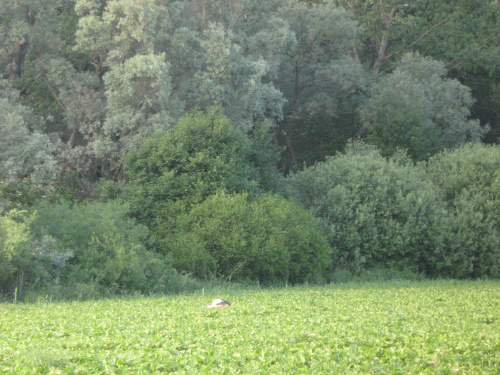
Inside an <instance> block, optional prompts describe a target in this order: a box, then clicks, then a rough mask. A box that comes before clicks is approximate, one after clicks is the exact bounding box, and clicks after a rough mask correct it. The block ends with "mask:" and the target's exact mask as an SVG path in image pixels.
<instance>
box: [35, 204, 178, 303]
mask: <svg viewBox="0 0 500 375" xmlns="http://www.w3.org/2000/svg"><path fill="white" fill-rule="evenodd" d="M36 210H37V212H38V215H37V216H36V219H35V221H34V223H33V234H34V235H35V236H36V237H37V238H41V237H43V236H44V235H49V236H51V237H52V238H55V239H56V240H57V244H58V247H59V249H60V250H59V251H60V252H63V251H71V252H72V254H73V257H72V258H71V259H70V260H69V262H68V265H67V266H66V267H64V270H63V272H61V275H60V279H61V280H62V281H61V282H62V283H63V284H64V285H75V286H76V285H81V284H87V285H95V286H96V287H97V289H98V290H99V293H101V295H111V294H117V293H118V294H120V293H128V292H133V291H139V292H141V293H150V292H166V291H168V290H169V287H168V285H166V284H165V281H166V280H173V279H174V277H173V275H174V274H176V272H175V270H173V268H172V266H171V264H170V263H169V261H168V259H166V258H164V257H163V256H160V255H158V254H155V253H153V252H151V251H149V250H148V249H147V248H146V246H145V241H146V239H147V234H148V230H147V228H146V227H144V226H143V225H138V224H136V223H135V221H134V220H133V219H130V218H128V217H127V215H128V212H129V211H128V207H127V206H126V205H124V204H122V203H119V202H117V201H108V202H106V203H101V202H91V203H87V204H79V205H74V206H71V205H70V204H68V203H64V202H63V203H59V204H49V203H47V202H44V203H39V204H38V205H37V206H36ZM179 278H180V276H179ZM176 282H177V281H176ZM179 283H180V281H179Z"/></svg>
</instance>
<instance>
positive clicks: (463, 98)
mask: <svg viewBox="0 0 500 375" xmlns="http://www.w3.org/2000/svg"><path fill="white" fill-rule="evenodd" d="M445 73H446V70H445V67H444V64H443V63H440V62H438V61H435V60H432V59H430V58H424V57H421V56H419V55H415V54H406V55H404V56H403V58H402V60H401V62H400V63H399V65H398V67H397V68H396V69H395V70H394V72H392V73H391V74H388V75H385V76H384V77H382V78H381V80H380V82H379V83H378V84H377V85H375V86H374V88H373V90H372V93H371V95H370V98H369V99H368V100H367V102H366V104H365V105H364V106H363V107H362V108H361V117H362V123H363V126H364V128H365V130H366V131H367V132H368V135H367V139H368V140H369V141H370V142H372V143H374V144H376V145H377V146H378V147H380V149H381V150H383V153H384V154H385V155H390V154H392V153H394V152H395V151H396V149H398V148H405V149H407V150H408V152H409V154H410V155H411V156H412V157H413V158H414V159H416V160H422V159H426V158H428V157H429V156H431V155H433V154H435V153H437V152H439V151H441V150H443V149H445V148H453V147H457V146H459V145H462V144H464V143H466V142H469V141H470V142H477V141H479V140H480V139H481V137H482V136H483V135H484V133H485V130H484V129H482V128H481V127H480V125H479V121H477V120H471V119H469V117H470V107H471V105H472V103H473V99H472V97H471V95H470V90H469V88H468V87H466V86H464V85H462V84H461V83H460V82H458V81H457V80H452V79H449V78H445Z"/></svg>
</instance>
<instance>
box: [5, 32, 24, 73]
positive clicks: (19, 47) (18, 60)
mask: <svg viewBox="0 0 500 375" xmlns="http://www.w3.org/2000/svg"><path fill="white" fill-rule="evenodd" d="M22 40H23V39H22V38H21V37H20V36H17V37H16V41H15V42H14V51H13V52H12V57H11V60H10V72H9V81H10V82H12V81H13V80H15V79H16V78H19V77H21V74H22V68H23V64H24V57H25V56H26V50H27V49H28V37H27V36H26V37H24V41H22ZM21 41H22V42H21Z"/></svg>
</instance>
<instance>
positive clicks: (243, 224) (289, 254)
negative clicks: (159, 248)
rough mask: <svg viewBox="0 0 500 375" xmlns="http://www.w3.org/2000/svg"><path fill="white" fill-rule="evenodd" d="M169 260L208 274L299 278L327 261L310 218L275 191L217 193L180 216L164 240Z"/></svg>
mask: <svg viewBox="0 0 500 375" xmlns="http://www.w3.org/2000/svg"><path fill="white" fill-rule="evenodd" d="M164 244H165V246H166V248H167V249H168V251H169V252H170V254H172V257H173V259H174V265H175V266H176V267H177V268H179V269H182V270H184V271H187V272H191V273H192V274H193V275H194V276H196V277H199V278H204V279H208V278H211V277H222V278H226V279H240V280H242V279H243V280H245V279H247V280H248V279H250V280H258V281H260V282H291V283H299V282H303V281H305V280H306V278H307V277H308V276H310V275H312V274H313V273H315V272H321V271H322V270H324V269H325V267H326V266H327V264H328V263H329V252H330V247H329V245H328V243H327V241H326V239H325V238H324V237H323V235H322V234H321V233H320V232H319V230H318V229H317V227H316V222H315V219H314V217H313V216H312V215H311V214H310V213H308V212H307V211H305V210H304V209H302V208H301V207H299V206H298V205H297V204H295V203H293V202H290V201H287V200H285V199H284V198H282V197H280V196H277V195H262V196H260V197H258V198H257V199H255V200H249V196H248V194H246V193H245V194H233V195H230V194H226V193H224V192H220V193H218V194H215V195H213V196H211V197H210V198H208V199H207V200H206V201H205V202H203V203H201V204H199V205H197V206H195V207H193V209H192V210H190V211H189V212H187V213H183V214H181V215H179V216H178V217H177V219H176V221H175V231H173V232H172V233H171V234H170V235H168V236H166V238H165V239H164Z"/></svg>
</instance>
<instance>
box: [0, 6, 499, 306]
mask: <svg viewBox="0 0 500 375" xmlns="http://www.w3.org/2000/svg"><path fill="white" fill-rule="evenodd" d="M0 5H1V7H0V36H1V38H0V46H1V48H0V162H1V163H0V215H1V217H0V234H1V235H0V269H1V272H0V289H1V290H2V293H4V294H5V295H8V294H11V293H13V292H14V290H16V291H17V292H16V293H21V294H22V293H23V290H24V289H27V290H38V291H40V290H50V291H51V294H57V293H59V294H60V296H61V298H63V297H72V298H73V297H74V298H76V297H78V296H92V295H103V294H116V293H128V292H133V291H139V292H142V293H148V292H173V291H179V290H185V289H189V288H194V287H196V285H197V283H198V282H199V280H213V279H223V280H243V281H252V282H255V281H259V282H264V283H276V282H284V283H301V282H305V281H314V280H316V281H319V280H323V281H331V280H332V277H333V276H332V275H335V273H336V272H339V271H346V272H352V273H354V274H356V273H357V274H359V273H361V272H364V271H366V270H370V269H374V268H376V267H387V268H395V269H405V270H409V271H411V272H416V273H421V274H425V275H428V276H439V277H458V278H469V277H498V275H499V272H500V271H499V264H500V253H499V250H498V249H499V246H498V241H499V238H500V236H499V230H500V223H499V221H498V217H500V215H499V214H500V212H499V210H500V206H499V204H498V199H499V196H500V194H499V193H500V191H499V189H500V187H499V186H500V177H499V176H500V175H499V172H498V171H499V164H500V151H499V149H498V146H496V142H497V139H498V134H499V130H498V129H500V124H499V122H498V108H499V106H498V103H499V99H500V92H499V91H498V83H497V82H498V74H499V65H498V60H497V59H498V57H497V56H498V53H499V52H500V51H499V45H498V42H497V37H498V31H499V26H498V25H499V24H500V23H499V22H497V20H498V16H499V15H500V8H499V6H498V4H497V2H495V1H486V0H474V1H464V0H453V1H447V2H443V3H436V2H432V1H419V2H403V1H396V0H390V1H381V0H380V1H367V0H366V1H365V0H358V1H351V0H345V1H344V0H329V1H299V0H271V1H266V2H255V1H251V0H212V1H208V0H203V1H194V0H139V1H134V2H130V1H126V0H48V1H44V2H38V1H33V0H20V1H7V0H0Z"/></svg>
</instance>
